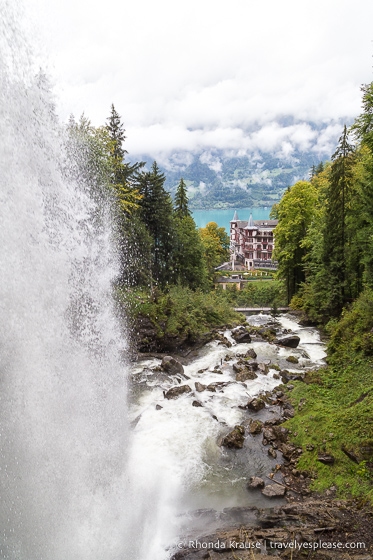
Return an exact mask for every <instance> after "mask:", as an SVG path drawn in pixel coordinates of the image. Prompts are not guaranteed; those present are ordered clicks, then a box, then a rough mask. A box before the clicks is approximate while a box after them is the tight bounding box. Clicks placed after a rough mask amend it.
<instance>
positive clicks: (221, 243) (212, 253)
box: [199, 222, 230, 273]
mask: <svg viewBox="0 0 373 560" xmlns="http://www.w3.org/2000/svg"><path fill="white" fill-rule="evenodd" d="M199 231H200V235H201V239H202V243H203V246H204V250H205V259H206V263H207V268H208V270H209V272H210V273H213V271H214V268H215V267H217V266H219V265H220V264H222V263H223V262H225V261H228V260H229V245H230V240H229V235H228V234H227V232H226V231H225V229H224V228H223V227H219V226H218V224H216V223H215V222H209V223H208V224H207V225H206V227H204V228H200V230H199Z"/></svg>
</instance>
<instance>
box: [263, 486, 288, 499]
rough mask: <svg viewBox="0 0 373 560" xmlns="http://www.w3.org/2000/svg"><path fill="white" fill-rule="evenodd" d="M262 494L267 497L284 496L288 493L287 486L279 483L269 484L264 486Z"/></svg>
mask: <svg viewBox="0 0 373 560" xmlns="http://www.w3.org/2000/svg"><path fill="white" fill-rule="evenodd" d="M262 494H263V496H267V498H282V497H283V496H285V494H286V488H285V487H284V486H280V485H279V484H268V485H267V486H265V487H264V488H263V490H262Z"/></svg>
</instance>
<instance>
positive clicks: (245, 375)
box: [236, 368, 258, 381]
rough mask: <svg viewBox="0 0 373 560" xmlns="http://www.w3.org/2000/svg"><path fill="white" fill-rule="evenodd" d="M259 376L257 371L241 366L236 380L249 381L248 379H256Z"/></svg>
mask: <svg viewBox="0 0 373 560" xmlns="http://www.w3.org/2000/svg"><path fill="white" fill-rule="evenodd" d="M257 377H258V376H257V374H256V373H255V371H252V370H251V369H249V368H241V371H239V372H238V373H237V374H236V381H247V380H248V379H256V378H257Z"/></svg>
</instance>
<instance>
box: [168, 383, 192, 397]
mask: <svg viewBox="0 0 373 560" xmlns="http://www.w3.org/2000/svg"><path fill="white" fill-rule="evenodd" d="M191 392H192V389H191V388H190V387H189V385H180V387H172V388H171V389H169V390H168V391H167V392H166V393H165V395H164V396H165V398H166V399H177V398H178V397H180V395H183V394H184V393H191Z"/></svg>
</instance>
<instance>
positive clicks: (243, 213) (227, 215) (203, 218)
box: [192, 206, 271, 233]
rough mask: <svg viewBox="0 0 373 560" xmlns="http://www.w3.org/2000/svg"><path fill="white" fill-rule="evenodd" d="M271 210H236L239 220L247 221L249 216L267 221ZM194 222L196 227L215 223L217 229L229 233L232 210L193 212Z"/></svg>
mask: <svg viewBox="0 0 373 560" xmlns="http://www.w3.org/2000/svg"><path fill="white" fill-rule="evenodd" d="M270 211H271V208H270V207H269V206H268V207H264V208H238V209H237V214H238V218H239V219H240V220H248V219H249V217H250V214H252V215H253V220H268V219H269V213H270ZM192 215H193V218H194V221H195V222H196V225H197V227H199V228H201V227H205V226H206V224H208V223H209V222H216V223H217V224H218V226H219V227H224V228H225V229H226V230H227V233H229V222H230V221H231V220H232V219H233V216H234V208H228V209H224V210H193V212H192Z"/></svg>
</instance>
